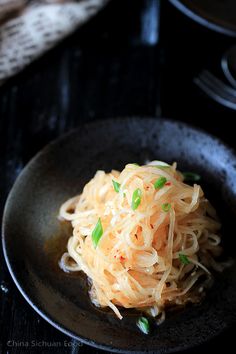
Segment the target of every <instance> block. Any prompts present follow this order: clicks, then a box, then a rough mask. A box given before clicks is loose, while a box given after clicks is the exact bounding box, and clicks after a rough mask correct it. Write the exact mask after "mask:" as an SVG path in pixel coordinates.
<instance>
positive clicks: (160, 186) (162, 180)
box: [154, 177, 167, 189]
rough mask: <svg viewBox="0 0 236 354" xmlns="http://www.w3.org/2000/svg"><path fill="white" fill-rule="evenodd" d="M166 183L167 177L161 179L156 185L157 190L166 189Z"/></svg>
mask: <svg viewBox="0 0 236 354" xmlns="http://www.w3.org/2000/svg"><path fill="white" fill-rule="evenodd" d="M166 181H167V179H166V178H165V177H159V178H158V179H157V180H156V182H155V183H154V187H155V189H161V188H162V187H164V185H165V183H166Z"/></svg>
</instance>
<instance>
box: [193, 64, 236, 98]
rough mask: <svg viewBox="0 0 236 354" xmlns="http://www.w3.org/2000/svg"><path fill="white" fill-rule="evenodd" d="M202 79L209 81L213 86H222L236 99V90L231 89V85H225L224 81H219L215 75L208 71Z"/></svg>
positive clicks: (203, 72) (202, 75) (204, 72)
mask: <svg viewBox="0 0 236 354" xmlns="http://www.w3.org/2000/svg"><path fill="white" fill-rule="evenodd" d="M200 75H201V77H202V78H205V79H206V80H209V82H211V83H212V84H213V85H216V86H220V87H221V88H222V89H223V90H225V91H226V92H227V93H228V94H229V95H232V96H234V97H236V89H234V88H233V87H230V86H229V85H227V84H225V83H224V82H223V81H222V80H220V79H218V78H217V77H216V76H215V75H213V74H212V73H211V72H209V71H208V70H204V71H202V73H201V74H200Z"/></svg>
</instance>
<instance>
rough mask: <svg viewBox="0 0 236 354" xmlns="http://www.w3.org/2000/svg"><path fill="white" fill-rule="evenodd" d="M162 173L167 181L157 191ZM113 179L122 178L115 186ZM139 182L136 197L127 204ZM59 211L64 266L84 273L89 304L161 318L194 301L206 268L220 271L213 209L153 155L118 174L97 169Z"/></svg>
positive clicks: (204, 281) (208, 277) (200, 293)
mask: <svg viewBox="0 0 236 354" xmlns="http://www.w3.org/2000/svg"><path fill="white" fill-rule="evenodd" d="M161 176H162V177H165V178H166V181H167V182H166V183H165V185H164V186H163V187H162V188H160V189H159V188H157V189H155V187H154V184H155V181H156V180H157V179H158V178H160V177H161ZM112 181H116V182H118V183H119V184H120V188H119V191H118V192H117V191H115V189H114V185H113V182H112ZM137 188H139V189H140V190H141V192H142V195H141V202H140V205H139V206H138V208H137V209H136V210H133V209H132V197H133V193H134V191H135V190H136V189H137ZM165 203H168V204H169V205H170V209H169V210H168V211H164V210H163V208H162V206H163V204H165ZM59 216H60V218H61V219H63V220H67V221H69V222H71V225H72V228H73V235H72V236H71V237H70V239H69V241H68V245H67V248H68V252H66V253H65V254H64V255H63V256H62V259H61V266H62V268H63V269H64V270H65V271H83V272H84V273H86V275H87V276H88V277H89V280H90V283H91V290H90V297H91V299H92V301H93V303H94V304H95V305H96V306H101V307H104V306H109V307H110V308H111V309H112V310H113V311H114V312H115V314H116V315H117V316H118V317H119V318H120V319H122V315H121V312H120V311H121V307H125V308H138V309H142V310H144V311H147V312H148V313H149V314H151V315H152V316H154V317H155V316H160V317H162V319H163V318H164V314H165V311H164V310H165V308H166V307H169V306H172V305H184V304H186V303H187V302H198V301H199V300H200V299H201V297H202V296H203V293H204V288H205V287H206V286H207V283H210V280H211V274H210V271H209V269H211V268H212V269H215V270H218V271H220V270H222V269H221V268H222V267H221V265H220V264H219V263H217V262H216V261H215V257H217V256H218V255H219V254H220V253H221V247H220V246H219V243H220V236H219V235H218V231H219V229H220V224H219V222H218V221H217V219H216V215H215V211H214V209H213V207H212V206H211V205H210V203H209V202H208V200H207V199H205V197H204V193H203V191H202V189H201V187H200V186H199V185H197V184H194V185H193V186H190V185H188V184H185V183H184V182H183V175H182V174H181V173H180V172H179V171H177V170H176V164H173V165H172V166H170V165H167V164H165V163H163V162H160V161H153V162H151V163H149V164H147V165H144V166H138V165H135V164H128V165H126V167H125V168H124V170H123V171H122V172H121V173H120V172H118V171H112V172H111V173H105V172H104V171H98V172H97V173H96V174H95V176H94V178H93V179H92V180H91V181H90V182H89V183H87V184H86V185H85V187H84V190H83V192H82V194H81V195H79V196H76V197H74V198H72V199H70V200H68V201H66V202H65V203H64V204H63V205H62V206H61V208H60V213H59ZM99 218H100V220H101V224H102V228H103V234H102V237H101V238H100V240H99V243H98V245H97V247H95V246H94V244H93V242H92V232H93V230H94V228H95V226H96V224H97V222H98V219H99ZM181 255H182V256H183V257H184V260H185V262H183V261H181V258H180V257H181Z"/></svg>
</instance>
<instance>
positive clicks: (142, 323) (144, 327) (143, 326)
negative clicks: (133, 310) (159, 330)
mask: <svg viewBox="0 0 236 354" xmlns="http://www.w3.org/2000/svg"><path fill="white" fill-rule="evenodd" d="M137 326H138V328H139V329H140V331H142V332H143V333H144V334H148V333H149V332H150V325H149V322H148V319H147V318H146V317H139V319H138V321H137Z"/></svg>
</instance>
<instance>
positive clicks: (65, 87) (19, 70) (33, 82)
mask: <svg viewBox="0 0 236 354" xmlns="http://www.w3.org/2000/svg"><path fill="white" fill-rule="evenodd" d="M87 1H88V2H90V4H89V6H85V7H83V8H78V7H77V6H78V4H81V3H82V5H83V3H85V2H86V1H81V2H75V3H73V4H72V2H71V1H60V2H59V3H60V4H59V5H57V4H56V5H55V3H56V2H57V1H20V0H19V1H17V0H9V2H8V3H7V1H6V0H0V84H1V86H0V144H1V149H0V161H1V167H0V186H1V191H0V196H1V198H0V207H1V211H2V209H3V206H4V203H5V200H6V197H7V194H8V192H9V190H10V188H11V186H12V184H13V183H14V181H15V179H16V177H17V176H18V174H19V173H20V171H21V169H22V168H23V167H24V165H25V164H26V163H27V162H28V161H29V159H30V158H31V157H33V156H34V155H35V153H36V152H38V151H39V150H40V149H41V148H42V147H43V146H44V145H45V144H47V143H48V142H50V141H51V140H52V139H55V138H57V137H58V136H59V135H61V134H63V133H64V132H67V131H69V130H71V129H73V128H75V127H77V126H79V125H80V124H83V123H85V122H88V121H93V120H98V119H109V118H113V117H121V116H122V117H130V116H141V117H148V116H152V117H154V116H158V117H166V118H172V119H176V120H181V121H185V122H187V123H190V124H192V125H194V126H197V127H200V128H202V129H204V130H205V131H208V132H210V133H211V134H214V135H216V136H218V137H220V138H221V139H222V140H223V141H225V142H226V143H227V144H229V145H230V146H231V147H232V148H235V147H236V142H235V134H234V129H233V125H234V120H235V119H236V116H235V114H236V113H235V109H236V108H235V105H236V101H235V98H236V89H235V87H233V83H232V82H231V83H230V82H229V80H228V79H227V77H226V75H225V73H224V71H223V70H222V58H224V54H225V53H228V50H229V49H230V48H231V47H232V46H233V45H234V44H235V36H236V31H235V33H234V31H233V30H232V31H231V32H230V31H228V33H227V34H225V33H223V32H227V31H224V26H223V25H222V26H223V27H222V28H223V30H222V28H221V27H219V28H218V29H217V30H218V31H215V30H212V29H210V28H209V27H211V26H202V25H200V24H199V23H198V22H196V21H193V19H192V18H190V17H188V16H185V14H183V13H182V12H181V11H179V9H177V8H176V7H175V6H173V4H172V3H175V1H171V2H169V1H167V0H129V1H127V0H110V1H99V0H97V1H91V0H87ZM10 2H11V6H12V8H9V6H8V7H7V8H6V6H7V5H9V3H10ZM186 2H187V1H184V3H186ZM213 2H214V1H213ZM226 2H227V1H226ZM177 3H178V1H177ZM195 3H196V1H195ZM208 3H212V2H211V1H208ZM229 3H231V4H232V2H230V1H229ZM65 5H68V6H70V7H68V8H64V9H65V11H64V9H63V6H65ZM75 5H76V7H75ZM87 5H88V4H87ZM4 6H5V8H4ZM27 6H28V7H27ZM40 6H41V8H40ZM47 6H48V7H47ZM53 6H61V7H60V9H59V8H57V9H56V11H54V10H55V8H53ZM235 13H236V7H235ZM64 17H65V18H64ZM235 22H236V20H235ZM81 25H83V26H81ZM35 38H36V39H35ZM35 41H36V42H35ZM217 80H218V81H217ZM217 85H218V86H219V87H218V86H217ZM203 148H204V147H203ZM233 332H234V329H230V330H229V331H228V332H226V333H223V334H222V335H221V336H220V337H218V338H216V339H215V340H213V341H212V342H209V343H207V344H204V345H203V346H202V347H201V348H197V349H193V350H191V351H188V353H198V352H199V350H208V351H209V352H210V351H214V350H216V348H217V349H218V350H220V349H222V350H223V349H225V343H226V342H227V343H228V346H229V347H230V343H231V344H232V343H233ZM32 340H35V341H47V342H60V343H62V345H61V347H60V348H55V347H53V346H52V347H51V348H47V347H43V348H25V347H22V346H20V347H19V346H16V345H15V346H12V347H9V345H8V344H7V343H8V341H32ZM64 341H67V342H66V343H69V345H64V344H63V343H64ZM37 350H38V351H39V352H40V353H50V352H53V351H54V352H56V353H102V351H101V350H96V349H92V348H90V347H87V346H86V345H82V344H81V343H78V342H76V341H71V340H70V338H68V337H66V336H65V335H63V334H61V333H60V332H58V331H57V330H56V329H54V328H53V327H51V326H50V325H49V324H48V323H46V322H45V321H44V320H43V319H41V318H40V317H39V316H38V315H37V314H36V313H35V312H34V311H33V309H32V308H31V307H30V306H29V305H28V304H27V303H26V301H25V300H24V299H23V297H22V296H21V295H20V294H19V292H18V290H17V289H16V286H15V285H14V284H13V281H12V280H11V278H10V275H9V273H8V271H7V269H6V265H5V262H4V260H3V256H2V253H1V255H0V352H1V353H25V352H29V353H32V352H34V351H35V352H36V351H37Z"/></svg>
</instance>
